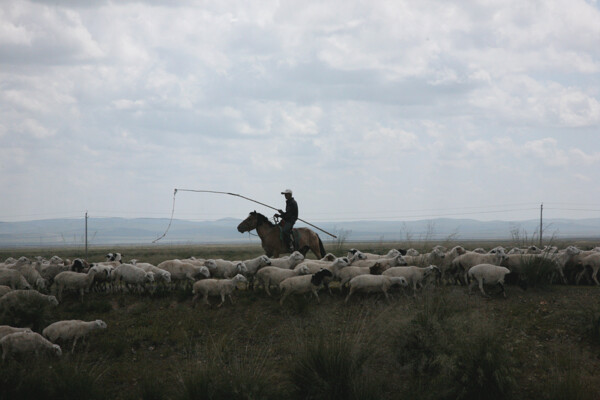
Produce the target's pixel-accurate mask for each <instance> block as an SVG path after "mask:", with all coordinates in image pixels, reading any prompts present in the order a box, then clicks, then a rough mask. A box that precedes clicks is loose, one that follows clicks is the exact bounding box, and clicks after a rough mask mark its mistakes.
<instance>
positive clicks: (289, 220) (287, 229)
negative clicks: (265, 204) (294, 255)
mask: <svg viewBox="0 0 600 400" xmlns="http://www.w3.org/2000/svg"><path fill="white" fill-rule="evenodd" d="M281 194H282V195H284V196H285V212H283V210H281V209H280V210H277V211H278V212H279V214H275V215H274V217H275V218H277V217H280V218H281V219H282V220H283V228H282V229H281V236H282V239H283V244H284V245H285V247H286V248H288V249H289V250H290V253H291V252H293V251H294V245H293V240H294V239H293V238H292V228H293V227H294V224H295V223H296V221H297V220H298V203H296V200H295V199H294V198H293V197H292V190H291V189H285V190H284V191H283V192H281Z"/></svg>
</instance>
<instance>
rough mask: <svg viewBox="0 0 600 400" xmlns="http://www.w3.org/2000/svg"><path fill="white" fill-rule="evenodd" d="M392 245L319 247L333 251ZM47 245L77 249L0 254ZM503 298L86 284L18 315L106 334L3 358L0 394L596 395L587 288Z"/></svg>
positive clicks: (96, 255) (593, 319) (211, 253)
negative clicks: (218, 296)
mask: <svg viewBox="0 0 600 400" xmlns="http://www.w3.org/2000/svg"><path fill="white" fill-rule="evenodd" d="M463 244H464V243H463ZM497 244H498V243H493V244H492V243H489V244H487V246H485V245H484V247H493V246H495V245H497ZM398 245H399V244H388V243H379V244H373V243H371V244H355V243H353V244H344V246H335V245H334V244H329V245H326V247H328V250H332V251H334V252H336V253H338V254H342V253H343V252H344V251H345V250H346V248H348V247H360V248H361V249H364V250H365V251H368V250H371V251H382V250H383V249H389V248H391V247H396V246H398ZM400 245H405V244H400ZM430 245H431V244H428V246H430ZM472 245H473V247H475V246H479V245H475V244H474V243H473V244H472ZM579 245H580V246H581V247H586V246H587V245H586V244H582V243H579ZM590 245H591V244H590ZM108 250H111V251H115V250H116V251H120V252H122V253H123V254H124V255H125V259H130V258H138V259H140V260H144V261H148V262H153V263H157V262H159V261H162V260H165V259H168V258H175V257H189V256H191V255H194V256H196V257H224V258H228V259H244V258H249V257H254V256H256V255H258V254H261V250H260V248H258V247H255V246H169V247H167V246H165V247H160V246H157V247H132V248H116V249H115V248H111V249H106V248H92V249H90V251H89V259H90V260H101V259H102V258H103V256H104V254H106V252H107V251H108ZM54 254H57V255H59V256H63V257H76V256H82V254H81V249H51V250H50V249H27V250H24V249H18V250H2V251H0V259H4V258H6V257H8V256H13V257H18V256H21V255H27V256H35V255H44V256H46V257H48V256H51V255H54ZM507 295H508V298H507V299H506V300H505V299H502V298H500V297H498V296H492V298H491V299H484V298H482V297H481V296H480V295H479V294H477V295H475V294H474V295H471V296H469V295H468V294H467V293H466V290H465V288H463V287H433V286H428V287H426V288H425V289H424V290H423V292H422V293H421V294H420V295H419V296H418V297H417V298H416V299H413V298H410V297H406V296H404V295H403V294H402V293H400V292H397V293H395V294H394V299H393V301H391V302H389V303H388V302H386V301H385V299H384V298H383V297H380V296H375V295H370V296H357V297H356V298H355V299H353V300H351V301H350V303H349V304H344V302H343V297H342V296H341V295H339V294H337V292H334V295H333V296H329V295H327V294H326V293H324V292H322V293H321V304H317V303H316V302H315V300H314V299H311V298H309V297H308V296H307V297H306V298H303V297H296V298H294V299H292V301H290V302H289V303H288V304H285V305H284V306H283V307H280V306H279V304H278V302H277V299H274V298H269V297H268V296H266V295H265V294H263V293H261V292H257V293H253V292H249V291H243V290H240V291H238V292H237V293H236V295H235V299H236V304H234V305H231V304H229V303H226V305H225V306H223V307H221V308H216V307H214V306H213V307H205V306H200V305H198V306H197V307H195V308H192V306H191V293H188V292H186V291H175V292H169V293H157V294H155V295H152V296H151V295H143V296H142V295H130V294H103V293H91V294H89V295H86V300H85V302H84V303H80V302H79V301H78V299H77V297H76V296H75V295H73V296H70V297H67V298H65V299H64V301H63V302H62V303H61V304H60V305H59V306H58V307H57V308H55V309H49V310H45V311H44V312H40V313H37V314H35V315H33V316H31V320H30V321H24V322H23V324H29V325H30V326H33V327H34V328H35V329H38V330H39V329H40V328H41V327H43V326H45V325H47V324H48V323H51V322H54V321H57V320H61V319H84V320H93V319H102V320H104V321H105V322H106V323H107V324H108V329H107V330H106V331H102V332H97V333H95V334H93V335H92V336H91V337H90V338H89V340H87V342H85V343H82V344H81V345H79V344H78V348H77V349H76V350H75V352H74V353H73V354H70V353H69V347H68V346H66V347H64V350H65V354H64V355H63V357H62V358H61V359H58V360H54V359H45V360H42V361H41V362H39V363H35V364H32V363H31V361H28V360H12V361H7V362H4V363H2V365H1V366H0V399H17V398H32V399H33V398H35V399H39V398H48V399H51V398H61V399H70V398H77V399H83V398H85V399H94V398H97V399H100V398H116V399H304V398H311V399H415V398H419V399H456V398H462V399H484V398H485V399H598V398H600V373H599V371H600V301H599V300H600V288H597V287H592V286H577V287H576V286H562V285H553V286H545V287H539V288H533V289H529V290H527V291H523V290H522V289H520V288H518V287H516V286H509V287H507ZM213 302H216V301H214V300H213ZM6 322H10V321H0V323H6Z"/></svg>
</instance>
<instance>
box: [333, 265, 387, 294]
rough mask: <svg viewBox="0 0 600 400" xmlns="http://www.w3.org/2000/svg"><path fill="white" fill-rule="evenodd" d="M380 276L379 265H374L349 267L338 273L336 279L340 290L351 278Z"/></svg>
mask: <svg viewBox="0 0 600 400" xmlns="http://www.w3.org/2000/svg"><path fill="white" fill-rule="evenodd" d="M369 274H373V275H381V269H380V268H379V264H377V263H375V265H373V266H372V267H355V266H353V265H350V266H348V267H344V268H342V269H340V270H339V271H338V274H337V279H338V280H339V281H340V290H342V289H343V288H344V287H345V286H346V285H347V284H348V282H350V280H351V279H352V278H355V277H357V276H359V275H369Z"/></svg>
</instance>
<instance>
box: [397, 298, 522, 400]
mask: <svg viewBox="0 0 600 400" xmlns="http://www.w3.org/2000/svg"><path fill="white" fill-rule="evenodd" d="M456 311H458V308H457V307H456V306H453V305H452V303H451V302H445V301H442V300H441V299H440V298H439V297H434V298H433V299H429V300H426V301H425V303H424V305H423V309H422V310H420V311H419V312H418V313H417V314H416V315H415V317H414V318H413V319H412V320H410V321H408V322H407V323H405V324H403V325H402V326H400V329H399V332H398V334H397V336H396V345H395V349H396V354H397V357H396V359H397V361H398V362H399V364H400V365H401V367H403V369H404V371H405V373H406V375H407V376H406V380H405V381H406V382H407V383H406V386H407V387H406V389H407V394H409V396H408V397H409V398H411V397H419V398H425V399H467V400H468V399H480V398H486V399H503V398H508V397H509V396H510V394H511V392H512V390H513V388H514V386H515V380H514V378H513V376H514V370H513V360H512V357H511V355H510V354H509V352H508V350H507V346H506V345H505V341H504V338H503V336H502V335H501V334H500V331H499V330H498V329H496V327H495V325H494V324H493V323H492V322H491V321H489V320H488V319H487V318H486V316H485V315H481V314H473V313H469V314H467V315H465V312H464V310H463V311H462V312H461V313H457V312H456Z"/></svg>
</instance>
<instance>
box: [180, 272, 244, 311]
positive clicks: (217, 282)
mask: <svg viewBox="0 0 600 400" xmlns="http://www.w3.org/2000/svg"><path fill="white" fill-rule="evenodd" d="M240 282H244V283H245V282H247V280H246V277H245V276H244V275H242V274H237V275H236V276H234V277H233V278H231V279H203V280H201V281H198V282H196V283H194V286H193V288H192V293H193V294H194V298H193V299H192V304H193V305H195V304H196V301H197V300H198V298H199V297H200V296H202V298H203V301H204V303H205V304H208V305H210V303H209V302H208V296H221V303H219V305H218V306H217V307H221V306H222V305H223V303H225V296H227V297H229V301H230V302H231V304H233V298H232V297H231V294H232V293H233V291H234V290H235V289H236V287H237V284H238V283H240Z"/></svg>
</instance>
